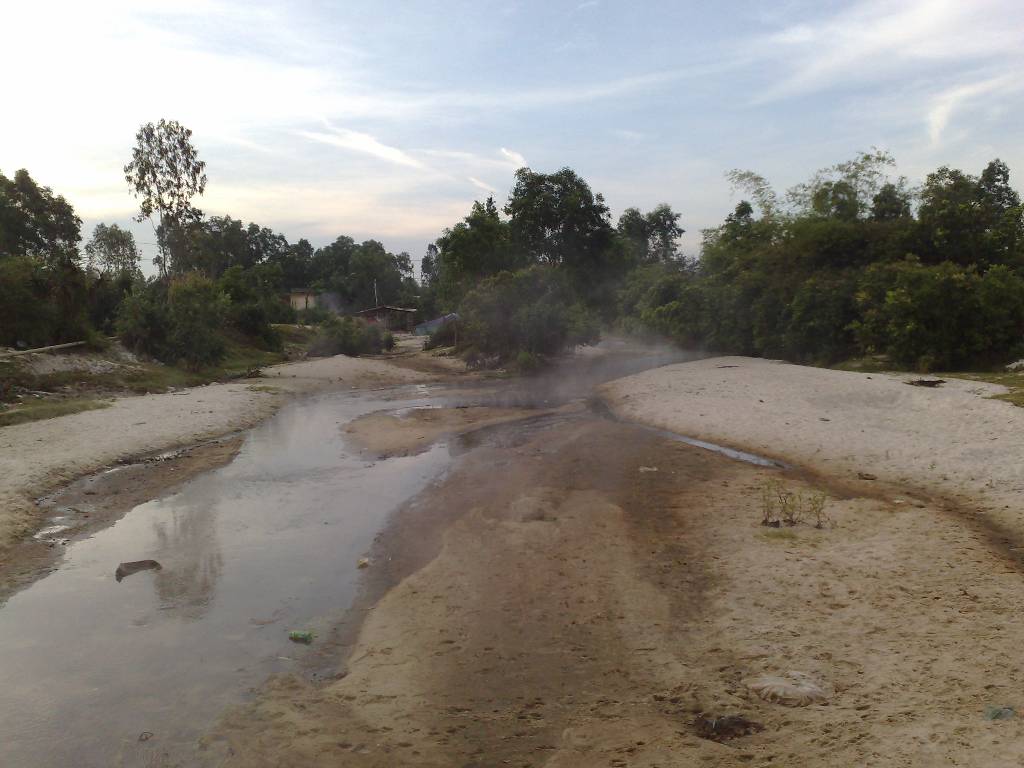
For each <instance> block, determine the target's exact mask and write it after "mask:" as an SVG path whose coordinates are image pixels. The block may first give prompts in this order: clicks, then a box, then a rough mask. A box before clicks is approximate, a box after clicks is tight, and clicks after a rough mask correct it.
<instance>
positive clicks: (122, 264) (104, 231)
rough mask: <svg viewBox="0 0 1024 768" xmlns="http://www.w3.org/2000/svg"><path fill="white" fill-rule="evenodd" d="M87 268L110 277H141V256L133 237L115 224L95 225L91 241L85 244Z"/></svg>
mask: <svg viewBox="0 0 1024 768" xmlns="http://www.w3.org/2000/svg"><path fill="white" fill-rule="evenodd" d="M85 255H86V258H87V259H88V264H89V267H90V268H92V269H97V270H99V271H100V272H104V273H107V274H111V275H121V274H130V275H141V270H140V269H139V264H140V262H141V261H142V254H141V252H140V251H139V249H138V246H136V245H135V236H134V235H132V233H131V232H129V231H128V230H126V229H121V228H120V227H119V226H117V224H111V225H110V226H107V225H106V224H97V225H96V228H95V229H94V230H93V231H92V239H91V240H89V242H88V243H86V244H85Z"/></svg>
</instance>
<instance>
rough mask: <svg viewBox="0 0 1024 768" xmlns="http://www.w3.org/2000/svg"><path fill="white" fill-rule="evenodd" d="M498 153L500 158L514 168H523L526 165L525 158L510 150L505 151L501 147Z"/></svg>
mask: <svg viewBox="0 0 1024 768" xmlns="http://www.w3.org/2000/svg"><path fill="white" fill-rule="evenodd" d="M500 152H501V154H502V156H503V157H505V158H506V159H507V160H508V161H509V162H510V163H511V164H512V165H514V166H515V167H516V168H524V167H525V166H526V165H527V162H526V158H525V157H523V156H522V155H521V154H519V153H518V152H513V151H512V150H511V149H506V148H505V147H502V148H501V150H500Z"/></svg>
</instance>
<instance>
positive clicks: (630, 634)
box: [204, 415, 1024, 768]
mask: <svg viewBox="0 0 1024 768" xmlns="http://www.w3.org/2000/svg"><path fill="white" fill-rule="evenodd" d="M485 434H486V435H487V438H486V439H485V441H484V442H483V443H481V444H478V445H477V449H476V450H474V451H472V452H470V453H468V454H466V455H465V456H464V458H463V460H462V462H461V463H460V465H459V466H458V467H457V468H456V469H455V470H454V471H453V472H452V473H451V474H450V475H449V476H448V477H447V479H446V481H445V482H444V483H443V484H442V485H441V486H440V487H438V488H435V489H432V490H429V491H428V492H427V493H425V494H424V495H421V496H420V497H419V498H418V499H417V500H416V501H415V504H414V505H411V506H409V507H407V508H404V509H403V510H401V511H400V513H399V514H398V515H397V516H396V518H395V519H394V521H393V523H392V525H391V527H390V528H389V529H388V531H387V532H386V533H385V534H384V535H382V536H381V537H380V538H379V540H378V542H377V544H376V545H375V548H374V550H373V553H374V554H373V561H374V562H375V563H378V564H382V565H381V566H380V567H381V569H382V570H383V571H384V573H379V572H378V573H374V569H375V568H377V567H378V566H376V565H372V566H371V568H370V569H369V572H368V575H367V576H366V577H365V578H366V581H365V582H364V588H365V589H366V590H367V594H368V596H367V597H366V599H365V600H364V601H363V602H362V604H359V605H358V609H357V610H355V613H354V615H353V616H350V617H349V620H348V626H347V631H345V632H340V633H339V634H338V635H336V637H335V639H334V641H333V642H332V643H330V644H328V645H327V646H326V647H324V648H323V649H321V655H320V657H319V659H318V664H319V666H318V667H317V670H318V677H317V678H315V679H314V678H312V677H311V676H310V675H309V674H306V675H301V674H299V675H283V676H277V677H275V678H274V679H272V680H271V681H270V682H269V683H268V684H267V685H266V686H264V687H263V688H262V689H261V690H260V691H259V692H258V693H257V695H256V697H255V699H254V701H253V702H252V703H250V704H249V705H246V706H243V707H240V708H236V709H234V710H233V711H231V712H229V713H228V714H227V715H225V717H224V718H223V719H222V721H221V722H220V723H219V724H218V725H217V727H216V728H214V729H213V730H212V732H211V733H210V735H209V736H208V737H207V738H206V739H205V741H204V744H205V748H206V751H207V757H208V759H209V761H210V764H216V765H228V766H236V765H237V766H271V765H274V766H276V765H290V764H301V765H309V766H320V765H322V766H333V765H346V766H403V765H407V766H438V767H439V768H440V766H452V765H458V766H470V765H472V766H491V765H499V766H500V765H519V766H541V765H543V766H579V767H580V768H584V766H587V767H589V766H594V765H612V766H652V767H653V766H671V765H698V764H707V765H713V766H745V765H763V766H774V765H785V766H799V767H802V766H807V767H810V766H822V765H872V766H922V767H923V766H931V765H938V764H942V765H1013V764H1017V763H1018V762H1020V761H1021V760H1022V759H1024V748H1022V747H1021V746H1020V744H1021V736H1024V720H1022V719H1021V718H1019V717H1018V718H1015V719H1012V720H1009V721H1005V722H1004V721H994V722H993V721H988V720H986V719H985V717H984V715H985V712H986V709H987V708H989V707H1001V706H1006V705H1012V706H1018V707H1019V706H1020V705H1019V703H1018V700H1017V692H1018V691H1020V690H1021V689H1022V688H1024V668H1022V662H1021V659H1020V655H1019V649H1020V648H1021V647H1024V622H1022V621H1020V620H1019V619H1018V617H1017V616H1016V612H1015V610H1014V608H1013V606H1014V605H1015V604H1016V595H1017V594H1018V593H1019V589H1020V586H1021V584H1022V573H1021V569H1020V564H1019V562H1017V561H1014V560H1013V558H1012V557H1009V556H1008V554H1009V553H1008V552H1007V550H1006V549H1005V547H1001V546H999V545H998V542H994V541H993V540H992V539H991V537H989V536H987V535H986V530H985V528H984V527H983V526H972V525H970V524H965V521H964V519H963V518H962V517H961V516H959V515H958V514H955V513H951V512H950V511H948V510H947V509H945V508H944V503H943V502H942V501H941V499H936V500H933V499H931V498H929V497H926V496H913V495H909V494H901V493H900V492H899V490H898V489H897V488H893V487H892V486H888V485H879V484H877V483H876V484H873V485H872V486H871V488H870V490H869V491H868V492H866V493H860V492H858V487H857V486H858V484H857V483H851V482H849V481H848V480H847V479H845V478H840V479H839V481H838V482H832V481H830V480H829V479H828V478H815V476H814V475H813V474H811V473H809V472H806V471H802V470H800V469H794V470H791V471H784V470H780V469H771V468H764V467H757V466H751V465H748V464H744V463H740V462H736V461H731V460H729V459H727V458H724V457H721V456H719V455H717V454H714V453H711V452H708V451H703V450H700V449H698V448H694V447H691V446H687V445H684V444H680V443H678V442H674V441H671V440H669V439H667V438H666V437H663V436H660V435H658V434H655V433H652V432H650V431H647V430H642V429H638V428H636V427H633V426H630V425H629V424H624V423H617V422H614V421H608V420H603V419H599V418H594V417H591V416H586V415H577V416H575V417H560V418H556V419H553V420H550V421H548V422H545V421H544V420H540V421H538V422H537V423H534V424H531V425H530V426H529V427H528V428H515V427H512V428H508V425H506V428H502V427H496V428H494V429H493V430H485ZM772 481H778V482H782V483H783V484H784V486H785V487H786V488H788V489H790V490H792V491H799V492H802V493H804V494H806V495H809V494H810V493H812V492H813V491H815V490H823V491H824V492H825V493H826V494H827V495H828V501H827V505H826V514H827V516H828V521H827V523H826V524H825V525H824V526H823V528H821V529H818V528H815V527H813V525H812V524H811V522H810V521H806V522H803V523H801V524H798V525H795V526H792V527H787V526H783V527H780V528H766V527H764V526H762V525H761V524H760V523H761V517H762V494H763V491H764V489H765V487H766V483H769V482H772ZM332 656H336V657H337V658H338V662H337V663H336V665H335V666H334V667H333V670H332V669H331V668H330V667H329V666H325V665H327V664H328V662H329V660H330V658H331V657H332ZM793 671H795V672H800V673H803V674H806V675H809V676H810V677H811V678H813V679H815V680H817V681H818V682H820V683H821V684H822V686H823V687H824V688H825V689H826V690H828V691H830V692H831V696H830V698H829V699H828V700H827V701H825V702H823V703H819V704H814V705H811V706H807V707H802V708H790V707H785V706H782V705H779V704H775V703H770V702H768V701H765V700H763V699H761V698H760V697H759V696H758V695H756V694H755V693H754V692H753V691H752V689H751V688H750V687H749V686H748V685H747V682H748V681H749V680H750V679H752V678H755V677H757V676H760V675H764V674H786V673H789V672H793ZM325 680H326V682H325ZM726 715H741V716H743V717H745V718H747V719H749V720H750V721H752V722H755V723H757V724H759V725H760V726H761V727H762V730H759V731H757V732H755V733H751V734H749V735H744V736H740V737H737V738H735V739H727V740H725V741H724V743H718V742H716V741H711V740H707V739H705V738H702V737H701V736H700V734H699V729H698V728H697V727H696V725H695V720H696V718H698V717H702V716H703V717H712V718H716V717H721V716H726Z"/></svg>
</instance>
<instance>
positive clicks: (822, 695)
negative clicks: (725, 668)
mask: <svg viewBox="0 0 1024 768" xmlns="http://www.w3.org/2000/svg"><path fill="white" fill-rule="evenodd" d="M744 682H745V684H746V686H747V687H748V688H749V689H750V690H752V691H753V692H754V693H756V694H757V695H758V696H760V697H761V698H762V699H764V700H765V701H771V702H773V703H775V704H782V705H783V706H786V707H806V706H807V705H808V704H817V703H819V702H822V701H826V700H827V699H829V698H830V697H831V696H832V690H831V689H830V688H829V687H828V686H827V685H826V684H825V683H823V682H821V681H819V680H815V679H814V678H813V677H811V676H810V675H808V674H805V673H803V672H786V673H784V674H782V675H762V676H761V677H755V678H753V679H750V680H746V681H744Z"/></svg>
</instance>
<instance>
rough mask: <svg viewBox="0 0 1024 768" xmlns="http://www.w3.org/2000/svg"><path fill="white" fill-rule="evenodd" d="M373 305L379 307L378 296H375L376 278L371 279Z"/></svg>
mask: <svg viewBox="0 0 1024 768" xmlns="http://www.w3.org/2000/svg"><path fill="white" fill-rule="evenodd" d="M373 303H374V304H376V305H377V306H378V307H379V306H380V296H378V295H377V278H373Z"/></svg>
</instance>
